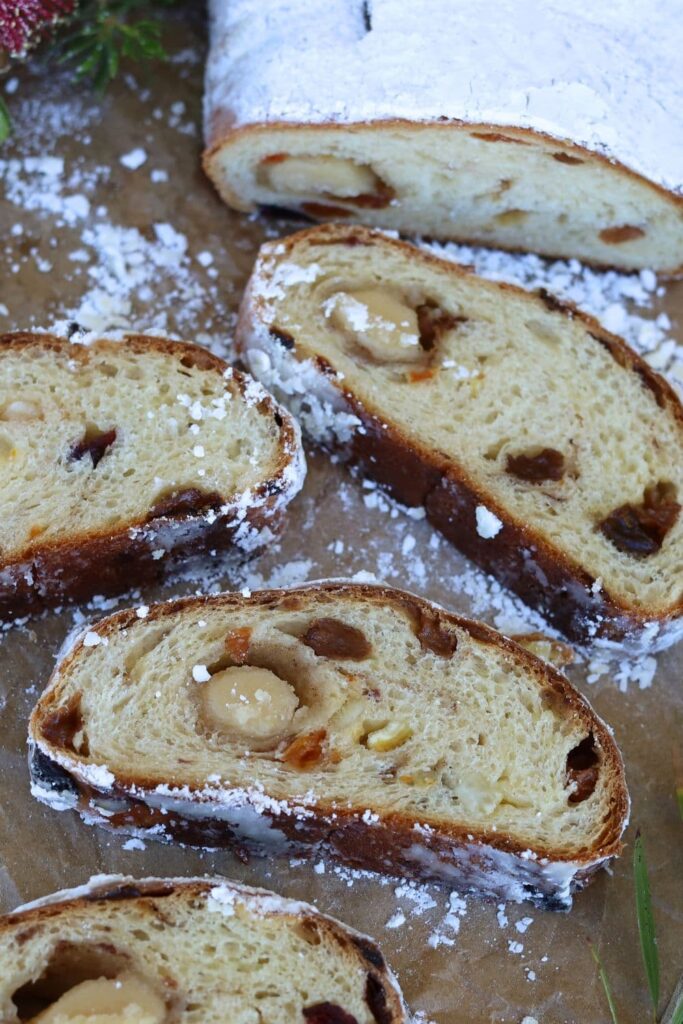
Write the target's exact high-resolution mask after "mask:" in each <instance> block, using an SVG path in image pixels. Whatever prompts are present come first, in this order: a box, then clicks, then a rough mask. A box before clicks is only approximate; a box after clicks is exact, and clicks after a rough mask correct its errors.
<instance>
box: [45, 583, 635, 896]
mask: <svg viewBox="0 0 683 1024" xmlns="http://www.w3.org/2000/svg"><path fill="white" fill-rule="evenodd" d="M311 594H313V595H314V596H315V599H316V606H317V607H318V608H320V607H323V608H324V605H325V603H326V601H328V600H338V599H339V598H348V599H349V600H353V601H359V600H360V601H368V602H375V603H377V604H380V605H382V606H386V605H390V606H393V607H395V608H397V609H398V610H400V611H401V612H402V613H403V614H405V615H406V617H407V618H408V619H409V621H410V622H411V625H412V628H413V629H414V630H415V633H416V635H417V636H418V638H419V637H420V635H421V632H422V626H423V625H424V623H425V621H429V622H430V624H431V626H432V634H433V632H434V631H435V630H438V629H439V628H441V627H443V626H455V627H458V628H460V629H462V630H465V631H466V632H468V633H469V634H470V635H471V636H472V637H473V638H474V639H475V640H477V642H479V643H484V644H490V645H491V646H493V647H496V648H498V649H499V650H501V651H503V652H504V654H505V656H506V657H509V658H510V659H511V660H512V661H514V662H516V663H517V664H521V665H522V666H523V667H524V668H525V670H526V671H528V672H530V673H531V674H532V675H533V676H534V677H535V678H536V679H537V680H538V682H539V685H540V687H541V688H542V690H543V692H544V695H545V698H546V699H547V700H548V701H549V702H550V703H551V704H552V705H553V706H554V707H555V709H556V710H557V712H558V713H559V714H562V715H567V716H571V717H575V718H578V719H579V721H580V722H581V724H582V725H583V726H584V727H585V729H586V731H587V732H589V733H592V734H593V736H594V739H595V744H596V746H597V748H598V749H599V750H600V754H601V759H602V769H601V770H602V771H604V772H606V773H607V774H608V777H609V778H610V779H611V782H612V797H611V806H610V813H609V816H608V817H607V818H606V821H605V827H604V829H603V831H602V833H601V835H600V836H599V837H598V839H597V840H596V841H595V842H594V843H593V844H592V845H591V847H590V848H589V849H580V850H576V849H565V850H559V849H556V848H550V847H545V846H544V845H543V844H542V843H537V844H536V845H535V848H534V853H535V855H537V856H538V857H539V858H543V857H547V858H548V859H549V860H550V861H553V862H559V861H571V862H572V863H574V864H578V865H585V867H586V868H587V869H588V870H589V873H590V872H591V871H592V870H594V868H595V863H596V861H599V860H600V859H602V858H609V857H613V856H615V855H616V854H618V853H619V852H620V850H621V834H622V832H623V829H624V825H625V822H626V819H627V816H628V807H629V800H628V792H627V789H626V782H625V776H624V767H623V763H622V760H621V756H620V754H619V751H618V749H617V746H616V744H615V742H614V739H613V737H612V735H611V733H610V731H609V729H608V728H607V727H606V726H605V725H604V723H603V722H602V721H601V720H600V719H599V718H598V717H597V716H596V715H595V714H594V712H593V711H592V709H591V707H590V705H589V704H588V702H587V701H586V700H585V699H584V698H583V697H582V696H581V695H580V694H579V693H578V691H577V690H575V689H574V687H573V686H572V685H571V684H570V683H569V681H568V679H567V678H566V677H565V676H564V675H562V674H561V673H560V672H559V671H557V669H555V668H554V667H553V666H552V665H550V664H548V663H546V662H543V661H541V660H540V659H539V658H537V657H536V656H535V655H533V654H532V653H530V652H529V651H527V650H525V649H524V648H522V647H520V646H519V645H518V644H516V643H515V642H514V641H513V640H510V639H509V638H507V637H504V636H502V635H501V634H499V633H497V632H496V631H495V630H493V629H491V628H490V627H488V626H486V625H484V624H483V623H480V622H473V621H471V620H468V619H465V618H462V617H461V616H458V615H456V614H454V613H453V612H449V611H446V610H445V609H443V608H440V607H438V606H436V605H433V604H431V603H430V602H428V601H425V600H423V599H422V598H419V597H417V596H415V595H412V594H409V593H407V592H403V591H398V590H395V589H393V588H391V587H383V586H374V585H365V584H356V583H346V582H336V581H333V582H324V583H315V584H308V585H304V586H301V587H297V588H293V589H291V590H265V591H259V592H256V593H254V594H252V595H251V596H250V597H247V598H245V597H243V596H242V595H241V594H220V595H217V596H211V597H184V598H179V599H177V600H174V601H170V602H167V603H164V604H159V605H155V606H153V607H151V608H150V609H149V614H148V617H147V619H146V621H147V622H150V621H158V620H160V619H163V618H165V617H167V616H170V615H176V614H178V613H180V612H182V611H183V610H184V609H188V608H202V607H207V608H212V609H215V608H221V609H225V611H226V612H229V611H230V609H232V608H245V607H246V608H257V607H258V608H264V607H278V606H280V607H282V606H284V607H287V608H292V607H297V606H298V605H299V604H300V603H303V602H306V601H307V600H310V595H311ZM135 621H136V614H135V610H134V609H129V610H126V611H121V612H117V613H116V614H114V615H112V616H110V617H108V618H107V619H104V620H102V621H101V622H100V623H99V624H98V625H96V626H95V627H94V628H95V630H96V631H97V632H98V633H99V634H100V635H102V636H105V637H106V636H111V635H112V634H114V633H117V632H119V631H121V630H124V629H126V628H127V627H129V626H132V625H133V623H134V622H135ZM431 649H433V648H431ZM79 652H80V644H77V645H76V646H75V647H74V648H73V649H71V650H70V651H69V653H68V654H67V655H66V657H65V658H64V660H62V661H61V663H60V664H58V665H57V667H56V668H55V670H54V673H53V675H52V678H51V681H50V683H49V684H48V688H47V689H46V691H45V693H44V694H43V696H42V697H41V699H40V700H39V702H38V704H37V705H36V707H35V709H34V711H33V714H32V716H31V723H30V735H31V737H32V740H33V741H34V742H35V743H36V744H37V745H38V749H39V751H40V753H41V755H42V757H45V758H47V760H48V762H51V763H52V764H54V765H55V766H57V765H58V762H59V755H60V752H63V753H65V754H67V756H68V758H69V760H70V761H73V763H74V765H77V762H78V760H79V759H78V757H77V756H74V754H73V753H72V751H70V750H69V751H65V750H61V751H60V748H58V747H56V746H55V745H54V744H53V743H51V742H50V740H49V738H48V737H47V736H46V734H45V723H46V722H47V721H48V720H49V718H50V714H51V712H52V711H53V710H54V708H55V707H56V706H58V705H59V703H60V697H61V692H62V687H61V685H60V680H61V679H63V678H64V676H65V674H66V673H68V670H69V666H70V665H71V663H72V662H73V661H74V660H75V659H77V658H78V657H79ZM41 771H46V772H47V774H48V775H49V771H50V764H47V765H45V764H44V765H42V766H41ZM59 771H60V769H59V768H58V767H57V772H59ZM69 774H70V775H71V776H72V778H73V779H76V781H77V784H78V790H79V795H80V800H81V806H82V807H83V808H85V807H87V806H90V801H91V799H92V797H93V795H95V796H97V795H98V793H97V790H96V789H94V788H92V787H90V786H87V785H84V784H83V783H82V782H81V781H80V780H78V779H77V778H76V774H75V773H73V774H72V773H69ZM159 785H163V786H170V787H174V786H177V787H180V788H186V790H187V791H189V792H191V793H194V794H195V795H196V798H197V803H198V804H201V796H200V794H201V791H202V787H199V786H195V787H193V786H187V784H186V782H185V780H183V779H182V778H179V777H175V778H174V777H173V776H171V777H169V776H166V777H164V778H161V777H143V776H139V775H132V774H131V775H128V776H118V777H117V778H116V780H115V783H114V787H113V790H112V792H110V793H109V796H111V795H112V793H113V795H114V796H115V797H124V798H126V799H128V801H129V807H128V810H127V811H122V812H121V813H120V815H116V814H115V815H113V816H112V815H111V814H110V813H108V814H107V819H106V820H105V821H103V824H105V825H107V824H108V826H109V827H112V828H116V827H117V826H118V827H124V828H149V827H153V826H154V825H157V824H159V823H160V822H161V821H162V820H163V825H164V828H165V830H166V832H167V833H168V834H169V835H170V836H172V837H173V838H175V839H178V840H180V841H183V842H188V843H191V844H194V845H205V846H214V845H215V846H225V845H227V846H232V847H235V846H237V847H239V846H240V845H241V844H240V841H239V839H238V837H235V836H234V835H233V834H231V832H230V829H229V828H228V827H226V825H225V823H223V824H221V823H217V822H216V820H215V818H214V819H213V820H210V819H209V818H208V816H207V818H205V819H201V818H199V819H196V820H188V819H187V818H185V819H183V818H182V816H180V815H178V816H174V814H173V813H168V814H164V815H163V818H162V816H161V815H160V814H159V812H158V811H154V810H151V811H150V808H149V806H148V805H147V804H145V802H144V801H145V795H146V794H152V793H153V792H154V790H155V789H156V787H157V786H159ZM222 785H224V786H225V787H229V780H228V781H224V782H223V784H222ZM133 794H134V795H133ZM365 810H366V808H365V805H364V804H359V805H358V806H356V807H347V806H345V807H343V808H341V807H338V806H336V805H334V804H333V803H332V802H330V801H326V800H325V799H324V797H319V798H318V799H317V801H316V803H315V805H314V806H312V807H310V808H307V814H306V816H305V817H304V818H303V819H299V818H297V817H296V816H293V817H291V818H288V817H287V816H286V815H282V814H281V815H278V816H277V821H276V822H274V824H275V825H276V827H277V828H278V829H279V830H281V831H282V832H283V833H284V834H285V835H286V836H287V838H288V839H290V840H291V841H293V842H296V843H304V844H319V843H323V844H325V845H326V846H327V847H329V848H331V849H332V850H333V851H334V852H335V853H336V854H337V855H338V856H340V857H341V858H342V859H344V860H345V861H347V862H348V863H351V864H353V865H355V866H359V867H365V868H368V869H370V870H377V871H387V870H390V871H391V870H394V871H396V872H398V873H410V865H409V864H408V863H407V862H406V856H407V851H409V850H410V849H411V848H412V847H413V846H414V844H415V843H416V842H418V841H419V842H424V844H425V845H426V846H427V847H428V848H429V849H430V850H431V851H433V853H434V854H435V856H437V857H439V855H442V856H444V857H446V856H447V855H448V853H449V852H450V851H451V850H452V848H453V846H454V845H455V846H462V847H469V846H472V845H473V844H474V845H481V846H482V847H483V854H482V857H483V859H485V851H486V847H490V848H492V849H493V850H496V851H502V852H505V853H511V854H516V855H523V854H524V852H525V851H526V850H527V849H528V843H524V842H520V841H519V840H518V839H516V838H515V837H514V836H512V835H509V834H506V833H504V832H502V831H500V830H499V831H492V830H482V829H476V828H474V829H473V828H467V827H464V826H457V825H453V824H452V823H450V822H448V821H438V822H435V821H430V822H429V828H430V831H429V834H428V835H426V836H422V835H420V836H417V835H416V832H415V828H414V826H415V821H414V819H413V818H411V817H410V816H409V815H408V814H405V813H401V812H396V813H391V814H385V815H381V816H380V819H379V821H375V822H374V823H370V824H368V823H367V822H366V821H365V820H364V819H363V813H364V811H365ZM309 812H310V813H309ZM273 817H274V818H275V817H276V816H275V815H273ZM421 877H430V876H429V874H428V872H422V873H421Z"/></svg>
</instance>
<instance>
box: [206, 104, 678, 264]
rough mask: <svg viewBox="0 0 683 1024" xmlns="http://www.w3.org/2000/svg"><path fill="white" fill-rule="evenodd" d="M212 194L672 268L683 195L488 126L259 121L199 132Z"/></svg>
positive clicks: (445, 235) (576, 150)
mask: <svg viewBox="0 0 683 1024" xmlns="http://www.w3.org/2000/svg"><path fill="white" fill-rule="evenodd" d="M204 165H205V168H206V171H207V173H208V175H209V177H210V178H211V179H212V180H213V182H214V184H215V185H216V187H217V189H218V191H219V193H220V194H221V196H222V197H223V199H224V200H225V201H226V202H227V203H228V204H229V205H230V206H233V207H234V208H236V209H238V210H244V211H248V210H253V209H255V208H257V207H259V206H262V207H271V206H274V207H279V208H284V209H289V210H292V211H295V212H298V213H303V214H305V215H306V216H308V217H310V218H311V219H313V220H323V221H339V220H341V219H348V220H349V221H352V222H354V223H361V224H366V225H375V226H379V227H382V228H390V229H393V230H398V231H400V232H402V233H406V234H419V235H424V236H425V237H431V238H435V239H441V240H451V241H458V242H467V243H470V244H476V245H490V246H494V247H497V248H503V249H511V250H525V251H528V252H537V253H541V254H544V255H546V256H554V257H567V258H571V257H578V258H579V259H581V260H584V261H585V262H588V263H594V264H597V265H602V266H610V267H619V268H622V269H626V270H633V269H638V268H641V267H652V268H654V269H655V270H658V271H660V272H666V273H671V274H678V273H681V272H683V203H682V202H681V198H680V196H676V195H674V194H672V193H668V192H666V191H665V190H664V189H660V188H657V187H656V186H655V185H653V184H652V183H651V182H649V181H647V180H646V179H645V178H642V177H641V176H640V175H637V174H633V173H631V172H630V171H628V170H627V169H626V168H624V167H620V166H619V165H615V164H614V163H611V162H610V161H608V160H606V159H605V158H604V157H603V156H602V155H600V154H598V153H591V152H589V151H588V150H587V149H584V148H582V147H579V146H573V145H571V144H570V143H567V142H564V141H558V140H557V139H553V138H550V137H549V136H546V135H543V134H541V133H539V132H532V131H525V130H522V129H518V128H514V127H512V126H503V127H497V126H493V125H490V124H468V125H464V124H457V123H451V124H448V125H444V124H440V125H430V124H420V123H415V122H413V123H410V122H408V121H405V122H403V121H387V122H382V121H376V122H368V123H357V124H345V125H306V124H298V125H289V124H283V123H279V124H277V123H276V124H257V125H253V126H249V127H246V128H242V129H239V128H238V129H235V128H228V129H227V130H226V131H224V132H222V133H220V132H217V133H215V134H214V135H213V136H211V137H210V145H209V147H208V149H207V151H206V153H205V156H204Z"/></svg>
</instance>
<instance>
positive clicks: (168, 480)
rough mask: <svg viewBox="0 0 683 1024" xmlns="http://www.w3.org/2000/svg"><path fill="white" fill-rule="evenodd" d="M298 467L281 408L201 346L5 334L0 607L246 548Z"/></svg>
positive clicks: (257, 543) (272, 527)
mask: <svg viewBox="0 0 683 1024" xmlns="http://www.w3.org/2000/svg"><path fill="white" fill-rule="evenodd" d="M304 472H305V467H304V459H303V454H302V449H301V443H300V436H299V429H298V426H297V425H296V423H295V422H294V420H293V419H292V417H291V416H290V415H289V414H288V413H287V412H286V411H285V410H284V409H283V408H282V407H281V406H279V405H278V404H277V402H275V401H274V400H273V398H272V397H271V396H270V395H269V394H268V393H267V392H266V391H265V390H264V389H263V387H262V386H261V385H260V384H258V383H257V382H256V381H254V380H252V379H251V378H250V377H248V376H246V375H244V374H241V373H239V372H238V371H235V370H233V369H232V368H231V367H229V366H228V365H227V364H226V363H224V362H223V361H222V360H221V359H218V358H217V357H216V356H214V355H212V354H211V353H210V352H207V351H206V350H205V349H203V348H200V347H199V346H197V345H189V344H183V343H180V342H172V341H167V340H165V339H163V338H157V337H145V336H142V335H128V336H126V337H124V338H123V339H122V340H119V341H115V340H95V341H93V342H92V343H90V344H75V343H72V342H70V341H68V340H66V339H64V338H58V337H54V336H52V335H49V334H37V333H36V334H30V333H18V334H8V335H3V336H1V337H0V480H1V482H2V487H1V488H0V491H1V494H2V497H1V499H0V504H1V512H2V514H1V515H0V615H2V616H3V617H4V618H10V617H13V616H17V615H24V614H26V613H27V612H32V611H37V610H40V609H42V608H43V607H45V606H48V605H54V604H55V603H58V602H61V601H63V600H65V599H76V600H82V599H84V598H88V597H90V596H92V595H93V594H112V593H116V592H117V591H120V590H123V589H129V588H130V587H131V586H133V585H135V584H139V583H142V582H149V581H153V580H156V579H158V578H159V576H160V575H161V573H162V572H164V571H165V570H166V569H167V567H170V565H171V564H173V565H175V566H179V565H180V564H181V563H182V562H183V561H184V560H185V559H186V558H187V557H188V556H189V555H190V554H194V553H199V552H206V551H209V550H214V549H220V548H225V547H230V546H232V547H233V548H234V549H235V550H238V551H242V552H245V553H250V552H252V551H256V550H258V549H259V548H260V547H263V546H264V545H266V544H268V543H269V541H271V540H272V539H273V537H274V536H275V535H276V534H277V533H278V532H279V531H280V529H281V528H282V526H283V525H284V514H285V510H286V508H287V505H288V504H289V502H290V501H291V500H292V498H293V497H294V495H295V494H296V493H297V492H298V491H299V489H300V488H301V485H302V482H303V476H304Z"/></svg>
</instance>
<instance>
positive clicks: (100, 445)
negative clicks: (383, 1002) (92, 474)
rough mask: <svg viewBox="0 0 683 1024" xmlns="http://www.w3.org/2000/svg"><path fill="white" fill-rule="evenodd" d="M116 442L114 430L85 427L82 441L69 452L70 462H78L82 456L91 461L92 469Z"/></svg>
mask: <svg viewBox="0 0 683 1024" xmlns="http://www.w3.org/2000/svg"><path fill="white" fill-rule="evenodd" d="M115 440H116V428H115V427H112V428H111V430H100V429H99V427H93V426H90V425H89V426H87V427H86V430H85V434H84V435H83V438H82V440H80V441H78V443H77V444H75V445H74V446H73V448H72V449H71V451H70V452H69V459H70V460H71V462H79V461H80V460H81V459H82V458H84V456H86V455H89V456H90V458H91V459H92V465H93V469H95V467H96V466H97V465H98V464H99V463H100V462H101V461H102V459H103V458H104V456H105V455H106V453H107V449H108V448H111V446H112V445H113V443H114V441H115Z"/></svg>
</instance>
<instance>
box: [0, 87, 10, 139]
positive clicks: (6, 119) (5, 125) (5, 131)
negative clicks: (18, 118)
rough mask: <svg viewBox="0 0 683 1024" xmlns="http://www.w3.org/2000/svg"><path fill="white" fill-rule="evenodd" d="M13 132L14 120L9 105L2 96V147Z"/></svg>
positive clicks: (0, 102)
mask: <svg viewBox="0 0 683 1024" xmlns="http://www.w3.org/2000/svg"><path fill="white" fill-rule="evenodd" d="M11 131H12V118H11V117H10V113H9V110H8V109H7V104H6V103H5V101H4V99H3V98H2V96H0V146H1V145H2V143H3V142H5V140H6V139H7V138H8V137H9V135H10V133H11Z"/></svg>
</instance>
